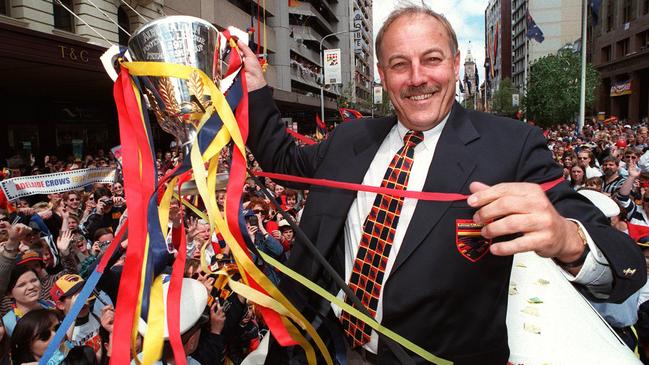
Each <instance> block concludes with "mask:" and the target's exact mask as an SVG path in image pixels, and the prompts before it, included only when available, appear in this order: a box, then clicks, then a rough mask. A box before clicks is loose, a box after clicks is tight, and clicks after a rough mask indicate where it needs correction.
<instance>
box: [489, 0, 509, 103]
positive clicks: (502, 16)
mask: <svg viewBox="0 0 649 365" xmlns="http://www.w3.org/2000/svg"><path fill="white" fill-rule="evenodd" d="M485 75H486V76H485V85H486V92H487V98H486V99H487V103H488V105H487V109H489V105H490V100H491V97H492V95H493V94H494V92H495V91H496V90H498V89H499V88H500V82H501V81H502V80H504V79H510V80H511V78H512V2H511V0H490V1H489V4H488V5H487V9H485Z"/></svg>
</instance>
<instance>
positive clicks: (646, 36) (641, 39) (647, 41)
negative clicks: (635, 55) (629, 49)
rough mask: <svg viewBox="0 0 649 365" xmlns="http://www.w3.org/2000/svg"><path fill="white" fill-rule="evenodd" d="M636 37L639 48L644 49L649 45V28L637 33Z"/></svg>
mask: <svg viewBox="0 0 649 365" xmlns="http://www.w3.org/2000/svg"><path fill="white" fill-rule="evenodd" d="M635 39H636V42H635V43H636V44H637V46H638V49H639V50H640V51H644V50H645V49H647V48H648V47H649V30H645V31H644V32H640V33H638V34H636V36H635Z"/></svg>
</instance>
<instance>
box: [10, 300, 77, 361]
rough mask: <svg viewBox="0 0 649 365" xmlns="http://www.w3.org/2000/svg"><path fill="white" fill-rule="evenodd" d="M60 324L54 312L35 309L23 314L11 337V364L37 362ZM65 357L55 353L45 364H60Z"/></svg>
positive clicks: (57, 315)
mask: <svg viewBox="0 0 649 365" xmlns="http://www.w3.org/2000/svg"><path fill="white" fill-rule="evenodd" d="M60 323H61V317H60V315H59V314H58V312H57V311H55V310H51V309H37V310H33V311H31V312H29V313H27V314H25V316H24V317H23V318H21V319H20V320H19V321H18V323H17V324H16V330H15V333H14V334H13V336H11V355H12V356H11V357H12V360H13V363H14V364H25V363H32V362H34V363H35V362H37V361H39V360H40V359H41V357H42V356H43V354H44V353H45V349H47V346H48V345H49V343H50V341H51V340H52V338H53V337H54V333H55V332H56V329H57V328H58V326H59V324H60ZM65 355H66V354H65V353H61V352H60V351H57V353H55V354H54V357H53V358H52V359H50V360H49V361H48V362H47V363H48V364H60V363H62V361H63V359H64V358H65Z"/></svg>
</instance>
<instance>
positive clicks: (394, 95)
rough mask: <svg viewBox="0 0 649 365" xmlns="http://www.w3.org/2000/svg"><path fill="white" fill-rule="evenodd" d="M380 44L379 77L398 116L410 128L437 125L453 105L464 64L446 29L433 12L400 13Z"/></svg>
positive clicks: (415, 128)
mask: <svg viewBox="0 0 649 365" xmlns="http://www.w3.org/2000/svg"><path fill="white" fill-rule="evenodd" d="M381 46H382V49H381V54H380V55H379V67H378V70H379V75H380V76H381V82H382V83H383V88H384V89H385V90H386V91H387V92H388V95H389V96H390V100H391V101H392V104H393V105H394V108H395V110H396V113H397V117H398V118H399V120H400V121H401V122H402V123H403V124H404V125H405V126H406V128H408V129H412V130H420V131H424V130H428V129H431V128H433V127H434V126H436V125H437V124H438V123H439V122H440V121H441V120H442V119H443V118H444V117H445V116H446V115H447V114H448V113H449V112H450V110H451V107H452V106H453V101H454V99H455V82H456V80H457V75H458V72H459V67H460V53H459V52H456V54H452V51H451V47H450V40H449V36H448V34H447V32H446V30H445V29H444V27H443V26H442V24H441V23H439V22H438V21H437V20H435V19H433V18H431V17H430V16H426V15H422V14H418V15H415V16H402V17H400V18H398V19H397V20H395V21H394V22H393V23H392V24H391V25H390V27H389V28H388V29H387V31H386V32H385V35H384V38H383V40H382V44H381Z"/></svg>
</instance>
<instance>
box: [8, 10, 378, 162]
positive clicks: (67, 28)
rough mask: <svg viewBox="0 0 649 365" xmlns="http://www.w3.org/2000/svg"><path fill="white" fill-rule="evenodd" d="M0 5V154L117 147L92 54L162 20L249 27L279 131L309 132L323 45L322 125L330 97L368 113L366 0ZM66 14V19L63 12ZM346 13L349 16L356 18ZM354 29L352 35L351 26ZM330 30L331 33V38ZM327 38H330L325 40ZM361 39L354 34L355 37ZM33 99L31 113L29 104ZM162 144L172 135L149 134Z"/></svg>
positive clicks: (107, 85) (333, 113) (111, 109)
mask: <svg viewBox="0 0 649 365" xmlns="http://www.w3.org/2000/svg"><path fill="white" fill-rule="evenodd" d="M61 3H62V5H59V4H58V3H57V2H56V1H55V2H53V1H50V0H0V42H2V44H3V47H1V49H0V55H1V56H2V57H0V70H1V71H3V75H5V76H3V81H4V85H3V88H2V95H0V96H2V100H3V102H4V103H7V104H6V105H11V107H7V108H5V110H6V112H5V113H4V115H3V116H2V117H0V118H1V119H2V121H3V123H4V124H5V125H6V126H7V128H8V132H7V134H6V137H4V138H5V139H4V140H3V141H2V142H4V143H0V158H6V157H8V156H11V155H13V154H15V153H17V152H19V151H27V152H35V153H40V154H41V155H42V154H45V153H48V151H49V152H50V153H59V154H61V155H66V154H68V153H70V152H71V151H72V149H73V145H75V146H78V145H79V144H82V146H83V151H84V153H93V152H95V151H94V150H95V149H96V148H98V146H101V147H102V148H104V149H106V148H110V147H112V146H114V145H117V144H119V138H118V135H117V130H118V129H117V117H116V112H115V106H114V102H113V97H112V81H111V80H110V78H109V77H108V76H107V75H106V72H105V71H104V69H103V66H102V65H101V62H100V60H99V57H100V56H101V55H102V54H103V52H104V51H105V50H106V49H107V48H108V47H109V46H111V45H117V44H120V45H126V43H127V42H128V39H129V33H132V32H133V31H135V30H136V29H137V28H138V27H140V26H141V25H143V24H145V23H146V22H148V21H151V20H153V19H156V18H159V17H162V16H165V15H190V16H196V17H200V18H203V19H205V20H207V21H209V22H211V23H213V24H214V25H215V26H216V27H217V28H219V29H222V28H225V27H227V26H229V25H233V26H236V27H238V28H240V29H242V30H251V31H253V33H252V37H251V47H252V48H253V51H257V52H258V53H260V54H263V55H265V56H266V58H267V60H268V64H269V65H268V67H267V69H266V78H267V80H268V82H269V85H270V86H271V87H272V90H273V96H274V98H275V101H276V102H277V104H278V106H279V108H280V111H281V112H282V116H283V117H285V121H286V123H287V125H288V126H291V127H293V128H296V129H298V130H300V131H301V132H303V133H310V132H313V131H314V130H315V122H314V119H315V115H316V114H317V113H319V111H320V85H321V81H322V80H321V71H322V62H321V57H320V41H321V39H322V38H323V37H325V36H328V37H327V38H326V39H325V40H324V41H323V42H322V46H323V48H324V49H327V48H340V49H341V53H342V60H343V62H342V68H343V70H342V75H343V83H342V84H339V85H327V86H325V88H324V90H325V91H324V95H325V102H324V105H325V111H326V116H327V118H326V120H327V121H330V122H331V121H332V120H335V119H338V118H339V117H338V108H337V104H336V100H337V99H338V98H339V97H340V96H341V95H342V94H343V89H344V88H343V85H349V86H348V89H349V90H350V91H349V97H350V98H351V99H352V100H353V101H355V102H357V103H358V104H359V105H365V106H366V108H364V110H363V111H365V112H367V109H368V108H369V107H371V103H370V101H371V96H372V92H371V91H372V90H371V83H370V80H371V79H372V67H370V66H371V65H372V64H373V59H372V55H373V47H372V41H371V40H372V38H373V36H372V30H371V22H372V18H371V13H372V7H371V6H372V5H371V1H369V0H345V1H337V0H308V1H298V0H291V1H285V0H261V1H240V0H217V1H214V0H128V1H125V2H124V1H121V0H93V1H90V0H74V1H73V0H62V1H61ZM66 8H67V9H69V10H70V11H72V12H74V14H75V15H72V14H71V13H70V12H69V11H68V10H67V9H66ZM355 17H356V18H357V19H356V20H355ZM355 26H356V27H360V31H359V32H356V33H354V34H352V33H350V30H354V27H355ZM335 33H339V34H335ZM329 35H331V36H329ZM359 37H360V38H359ZM35 100H37V101H38V107H37V108H35V107H34V103H35ZM155 133H156V136H154V137H155V138H156V139H157V140H158V141H159V142H160V143H161V144H162V145H163V146H164V145H168V144H167V143H168V142H170V141H171V137H170V136H168V135H166V133H164V132H161V131H158V130H156V131H155Z"/></svg>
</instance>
